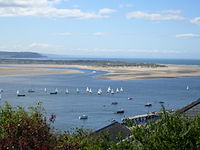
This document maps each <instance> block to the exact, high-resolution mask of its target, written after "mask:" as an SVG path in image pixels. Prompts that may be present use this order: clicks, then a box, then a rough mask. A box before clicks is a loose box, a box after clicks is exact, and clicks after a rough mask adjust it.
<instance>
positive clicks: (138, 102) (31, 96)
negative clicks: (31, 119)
mask: <svg viewBox="0 0 200 150" xmlns="http://www.w3.org/2000/svg"><path fill="white" fill-rule="evenodd" d="M63 69H66V68H63ZM83 71H84V72H85V73H83V74H62V75H61V74H59V75H37V76H34V75H32V76H30V75H28V76H25V75H24V76H1V77H0V88H1V89H3V92H2V99H1V101H0V104H1V105H2V104H3V102H4V101H8V102H9V103H10V104H12V105H22V106H34V105H35V103H36V102H37V101H41V102H42V103H43V105H42V106H43V107H44V108H45V110H46V111H47V113H48V114H47V115H50V114H52V113H54V114H56V122H55V123H54V126H55V127H56V128H59V129H61V130H70V129H71V128H76V127H84V128H88V129H94V130H95V129H99V128H102V127H104V126H106V125H109V124H110V123H111V122H112V120H113V119H114V120H116V121H119V122H121V119H122V118H123V117H129V116H134V115H140V114H144V113H148V112H154V111H159V110H160V109H161V106H160V103H159V102H160V101H163V102H165V103H164V106H165V107H166V108H167V109H179V108H181V107H183V106H185V105H187V104H189V103H191V102H192V101H194V100H196V99H198V98H199V97H200V77H181V78H167V79H148V80H133V81H111V80H103V79H97V78H95V77H96V76H98V75H102V74H105V73H106V72H102V71H96V73H95V72H93V71H92V70H83ZM109 86H110V87H111V88H113V89H114V90H116V88H121V87H122V88H123V90H124V91H123V92H120V93H116V94H107V93H106V90H107V88H108V87H109ZM187 86H189V90H187V89H186V87H187ZM86 87H89V88H91V89H92V92H93V93H92V94H89V93H86V92H85V90H86ZM45 88H46V89H47V92H45V91H44V89H45ZM56 88H57V89H58V94H57V95H50V94H49V93H50V92H52V91H54V90H55V89H56ZM66 88H68V90H69V94H65V89H66ZM77 88H78V89H79V90H80V93H77V92H76V89H77ZM99 88H101V89H102V91H103V93H102V94H101V95H97V90H98V89H99ZM28 89H33V90H34V91H35V92H33V93H28V92H27V91H28ZM17 90H19V91H20V92H21V93H23V94H26V96H25V97H17V96H16V91H17ZM128 97H132V98H133V100H128ZM112 102H118V104H117V105H112V104H111V103H112ZM146 103H152V107H150V108H147V107H145V106H144V105H145V104H146ZM121 108H122V109H124V111H125V112H124V114H116V113H115V112H116V111H117V110H119V109H121ZM83 114H85V115H87V116H88V119H87V120H79V116H81V115H83Z"/></svg>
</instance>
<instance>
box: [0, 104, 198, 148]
mask: <svg viewBox="0 0 200 150" xmlns="http://www.w3.org/2000/svg"><path fill="white" fill-rule="evenodd" d="M44 114H45V111H44V109H43V108H42V107H41V103H38V104H37V105H36V106H35V107H29V108H28V109H27V110H26V109H25V108H23V107H21V106H16V107H13V106H11V105H10V104H8V103H5V104H4V105H3V106H0V149H2V150H4V149H21V150H29V149H34V150H78V149H79V150H104V149H110V150H122V149H131V150H166V149H167V150H182V149H195V150H196V149H200V132H199V131H200V117H196V118H194V119H188V118H187V117H180V114H169V113H167V112H166V111H165V110H163V115H162V117H161V119H160V120H157V121H155V122H153V121H152V122H149V123H147V124H144V125H137V124H132V125H131V123H130V122H129V126H130V127H131V130H132V135H131V136H129V137H127V138H126V139H122V137H121V136H120V135H119V142H117V143H115V142H112V141H109V138H108V135H107V134H103V135H101V136H99V137H97V136H94V135H93V134H92V132H91V131H88V130H84V129H76V130H75V131H74V132H73V134H72V132H71V131H69V132H62V133H59V132H56V131H55V130H53V129H52V128H51V124H52V123H53V122H54V121H55V118H56V116H55V115H51V116H50V117H46V116H44Z"/></svg>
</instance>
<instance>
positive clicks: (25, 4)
mask: <svg viewBox="0 0 200 150" xmlns="http://www.w3.org/2000/svg"><path fill="white" fill-rule="evenodd" d="M61 1H62V0H51V1H49V0H9V1H5V0H0V17H17V16H37V17H48V18H50V17H54V18H75V19H95V18H108V17H109V16H106V15H103V13H102V14H100V13H98V12H84V11H82V10H80V9H63V8H62V9H61V8H60V9H59V8H56V4H59V3H61ZM104 11H105V12H106V10H104ZM108 13H109V10H107V14H108ZM110 13H111V10H110ZM104 14H105V13H104Z"/></svg>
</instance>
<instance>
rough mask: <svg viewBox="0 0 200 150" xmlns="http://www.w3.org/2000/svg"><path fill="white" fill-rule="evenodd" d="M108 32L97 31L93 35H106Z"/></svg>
mask: <svg viewBox="0 0 200 150" xmlns="http://www.w3.org/2000/svg"><path fill="white" fill-rule="evenodd" d="M105 34H106V33H105V32H95V33H93V35H96V36H102V35H105Z"/></svg>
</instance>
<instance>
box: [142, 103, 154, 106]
mask: <svg viewBox="0 0 200 150" xmlns="http://www.w3.org/2000/svg"><path fill="white" fill-rule="evenodd" d="M144 106H146V107H151V106H152V104H151V103H146V104H145V105H144Z"/></svg>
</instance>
